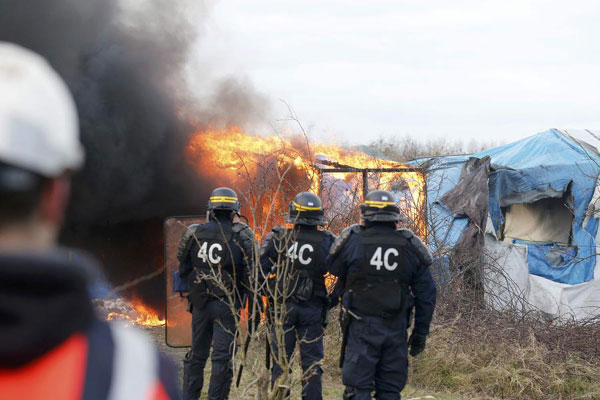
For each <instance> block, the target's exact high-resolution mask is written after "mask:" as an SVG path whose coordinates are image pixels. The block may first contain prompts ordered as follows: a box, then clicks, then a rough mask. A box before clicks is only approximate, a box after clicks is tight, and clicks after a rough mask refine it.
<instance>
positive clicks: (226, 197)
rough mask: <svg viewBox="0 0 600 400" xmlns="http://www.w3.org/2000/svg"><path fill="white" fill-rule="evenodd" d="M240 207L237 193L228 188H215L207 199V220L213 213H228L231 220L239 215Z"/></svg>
mask: <svg viewBox="0 0 600 400" xmlns="http://www.w3.org/2000/svg"><path fill="white" fill-rule="evenodd" d="M241 208H242V205H241V204H240V202H239V200H238V196H237V193H236V192H235V191H234V190H233V189H230V188H228V187H220V188H216V189H215V190H213V191H212V193H211V194H210V197H209V199H208V218H209V219H211V217H213V216H214V214H215V212H217V213H220V212H223V213H225V214H227V213H229V216H230V217H231V219H233V217H234V216H236V215H239V212H240V209H241Z"/></svg>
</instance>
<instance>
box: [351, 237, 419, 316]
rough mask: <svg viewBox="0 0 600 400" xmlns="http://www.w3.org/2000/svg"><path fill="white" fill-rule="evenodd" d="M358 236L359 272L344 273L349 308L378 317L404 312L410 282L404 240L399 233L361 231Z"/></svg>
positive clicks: (406, 244)
mask: <svg viewBox="0 0 600 400" xmlns="http://www.w3.org/2000/svg"><path fill="white" fill-rule="evenodd" d="M359 236H360V242H361V247H362V249H363V254H364V256H363V259H362V260H361V264H360V268H359V270H358V271H356V272H352V273H350V274H348V277H347V284H346V288H347V289H348V290H352V291H353V292H354V296H353V300H352V305H351V306H352V308H354V309H356V310H358V311H360V312H362V313H364V314H367V315H376V316H382V317H386V316H392V315H395V314H397V313H399V312H402V311H404V309H405V307H406V301H407V298H408V295H409V291H408V284H409V283H410V282H411V280H412V271H411V268H410V265H409V264H408V261H407V258H406V248H407V246H409V242H408V240H407V238H406V237H405V236H404V235H403V234H402V233H401V232H399V231H394V232H392V233H387V232H386V233H385V234H382V233H380V232H374V231H372V230H364V231H361V232H360V233H359Z"/></svg>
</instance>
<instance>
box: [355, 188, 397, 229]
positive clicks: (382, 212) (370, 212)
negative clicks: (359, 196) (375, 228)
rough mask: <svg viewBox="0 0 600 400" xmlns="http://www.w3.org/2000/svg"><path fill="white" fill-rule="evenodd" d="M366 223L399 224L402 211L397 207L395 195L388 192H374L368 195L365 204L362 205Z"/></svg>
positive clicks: (362, 213) (361, 208)
mask: <svg viewBox="0 0 600 400" xmlns="http://www.w3.org/2000/svg"><path fill="white" fill-rule="evenodd" d="M360 212H361V215H362V218H363V220H364V221H368V222H398V221H399V220H400V209H399V208H398V206H397V205H396V201H395V199H394V194H393V193H392V192H388V191H386V190H373V191H371V192H369V193H368V194H367V196H366V197H365V201H364V203H362V204H361V205H360Z"/></svg>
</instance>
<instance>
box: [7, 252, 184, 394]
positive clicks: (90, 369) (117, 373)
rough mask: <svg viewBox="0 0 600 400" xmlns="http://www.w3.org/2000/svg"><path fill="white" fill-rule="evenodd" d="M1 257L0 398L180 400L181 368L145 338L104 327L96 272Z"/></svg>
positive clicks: (51, 260) (39, 259)
mask: <svg viewBox="0 0 600 400" xmlns="http://www.w3.org/2000/svg"><path fill="white" fill-rule="evenodd" d="M61 254H62V253H60V252H54V253H52V254H51V255H43V256H42V255H35V256H31V255H0V299H2V300H0V315H2V316H3V318H0V399H1V400H12V399H15V400H16V399H19V400H27V399H32V400H33V399H36V400H38V399H53V400H79V399H85V400H95V399H98V400H100V399H111V400H121V399H123V400H125V399H127V400H134V399H139V400H171V399H179V398H180V397H179V394H178V391H177V384H176V382H177V376H176V371H177V369H176V368H175V367H174V365H173V364H172V363H171V362H170V361H169V360H168V359H166V358H164V357H163V356H162V355H161V354H160V353H159V352H158V351H157V350H156V349H155V347H154V344H153V343H152V340H151V339H150V338H149V337H147V336H146V335H145V334H143V333H142V332H140V331H138V330H136V329H133V328H130V327H126V326H123V325H118V324H112V323H111V324H108V323H106V322H104V321H99V320H98V319H97V318H96V317H95V316H94V313H93V308H92V305H91V301H90V299H89V296H88V294H87V293H88V290H87V288H88V283H89V282H88V280H87V279H88V275H89V274H88V272H89V271H90V265H73V264H71V263H69V262H66V258H64V257H63V256H62V255H61Z"/></svg>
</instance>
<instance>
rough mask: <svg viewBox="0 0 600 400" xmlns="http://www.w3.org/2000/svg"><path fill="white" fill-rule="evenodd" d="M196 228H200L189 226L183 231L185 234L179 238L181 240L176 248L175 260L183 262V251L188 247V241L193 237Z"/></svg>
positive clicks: (196, 225) (195, 225) (193, 225)
mask: <svg viewBox="0 0 600 400" xmlns="http://www.w3.org/2000/svg"><path fill="white" fill-rule="evenodd" d="M198 226H200V225H199V224H192V225H190V226H188V227H187V228H186V230H185V232H184V233H183V236H182V237H181V240H180V241H179V247H178V248H177V259H178V260H179V261H183V259H184V257H185V254H184V253H185V249H186V248H187V246H188V242H189V241H190V239H191V238H192V236H194V233H196V229H198Z"/></svg>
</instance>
